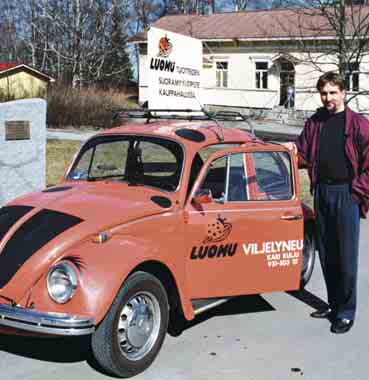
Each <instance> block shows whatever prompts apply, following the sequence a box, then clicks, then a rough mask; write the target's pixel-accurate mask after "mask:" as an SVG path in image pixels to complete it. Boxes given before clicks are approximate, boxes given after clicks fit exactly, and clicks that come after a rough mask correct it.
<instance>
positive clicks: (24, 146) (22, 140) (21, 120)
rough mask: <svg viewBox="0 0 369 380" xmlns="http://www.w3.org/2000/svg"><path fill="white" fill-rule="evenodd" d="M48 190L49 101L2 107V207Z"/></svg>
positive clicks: (7, 103) (0, 200)
mask: <svg viewBox="0 0 369 380" xmlns="http://www.w3.org/2000/svg"><path fill="white" fill-rule="evenodd" d="M45 187H46V101H45V100H43V99H23V100H16V101H12V102H6V103H0V206H3V205H4V204H5V203H7V202H8V201H10V200H12V199H14V198H16V197H18V196H20V195H24V194H27V193H30V192H32V191H37V190H41V189H44V188H45Z"/></svg>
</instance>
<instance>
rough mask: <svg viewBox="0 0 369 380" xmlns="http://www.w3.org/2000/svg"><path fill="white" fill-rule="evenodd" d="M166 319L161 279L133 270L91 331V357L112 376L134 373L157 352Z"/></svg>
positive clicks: (148, 363) (165, 300) (165, 328)
mask: <svg viewBox="0 0 369 380" xmlns="http://www.w3.org/2000/svg"><path fill="white" fill-rule="evenodd" d="M168 319H169V306H168V297H167V293H166V291H165V289H164V287H163V285H162V284H161V282H160V281H159V280H158V279H157V278H156V277H154V276H152V275H151V274H149V273H146V272H135V273H133V274H132V275H131V276H129V277H128V279H127V280H126V282H125V283H124V284H123V286H122V288H121V289H120V290H119V292H118V294H117V296H116V297H115V300H114V302H113V304H112V305H111V307H110V309H109V311H108V312H107V314H106V316H105V318H104V319H103V321H102V322H101V323H100V325H99V326H98V328H97V329H96V331H95V333H94V334H93V335H92V338H91V348H92V352H93V355H94V357H95V359H96V360H97V362H98V363H99V365H100V366H101V367H102V368H103V369H104V370H105V371H107V372H108V373H109V374H111V375H114V376H116V377H120V378H126V377H131V376H134V375H137V374H138V373H140V372H142V371H144V370H145V369H146V368H147V367H149V365H150V364H151V363H152V362H153V360H154V359H155V357H156V355H157V354H158V352H159V350H160V348H161V346H162V344H163V341H164V338H165V334H166V332H167V328H168Z"/></svg>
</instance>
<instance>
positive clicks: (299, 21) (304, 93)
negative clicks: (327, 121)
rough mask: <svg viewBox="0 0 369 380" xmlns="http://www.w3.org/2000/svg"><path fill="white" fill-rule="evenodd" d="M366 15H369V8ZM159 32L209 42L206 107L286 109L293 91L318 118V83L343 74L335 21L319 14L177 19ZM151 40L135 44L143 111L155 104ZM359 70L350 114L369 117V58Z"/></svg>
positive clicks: (297, 103) (298, 103) (300, 105)
mask: <svg viewBox="0 0 369 380" xmlns="http://www.w3.org/2000/svg"><path fill="white" fill-rule="evenodd" d="M360 9H361V12H363V11H365V12H366V13H369V7H361V8H360ZM350 10H351V8H349V9H348V10H347V13H348V12H349V11H350ZM354 16H356V15H354ZM350 17H351V16H350V15H349V14H348V17H347V18H348V19H350ZM153 26H154V27H157V28H160V29H164V30H168V31H172V32H176V33H180V34H184V35H188V36H192V37H195V38H198V39H200V40H201V41H202V43H203V57H204V58H203V73H202V91H201V102H202V104H206V105H214V106H231V107H242V108H258V109H273V108H276V107H280V106H282V107H283V106H286V104H287V102H288V95H287V93H288V91H290V92H293V94H294V101H293V102H292V103H291V104H290V106H293V107H294V108H295V109H296V110H303V111H312V110H315V109H316V108H317V107H319V106H320V104H321V103H320V98H319V95H318V93H317V92H316V88H315V86H316V81H317V78H318V77H319V76H320V75H321V74H322V73H323V72H325V71H329V70H337V58H336V57H335V56H334V55H332V54H331V53H330V50H331V49H332V46H333V43H334V42H335V38H336V37H335V34H334V33H333V32H332V28H330V27H329V26H327V19H325V18H323V17H320V16H318V15H317V14H316V13H315V14H314V13H311V14H307V13H302V12H299V11H297V10H292V9H288V10H286V9H284V10H283V9H278V10H267V11H249V12H237V13H222V14H213V15H209V16H199V15H171V16H165V17H163V18H161V19H159V20H158V21H157V22H156V23H155V24H154V25H153ZM348 31H349V26H348ZM146 35H147V34H146V33H140V34H137V35H136V36H135V37H134V38H133V39H132V42H134V43H137V44H138V45H139V51H140V56H139V59H140V61H139V101H140V103H141V104H142V103H144V102H145V101H146V100H147V96H148V95H147V85H148V71H149V70H148V65H149V63H148V59H147V41H146V38H147V37H146ZM188 54H191V51H189V52H188ZM352 69H353V70H352V71H351V72H350V74H348V75H347V76H346V81H347V95H348V98H350V97H351V96H353V95H357V96H356V97H355V99H354V100H353V101H352V102H350V106H351V107H352V108H353V109H356V110H358V111H362V112H364V111H365V110H369V98H368V96H367V95H364V94H359V92H362V91H364V90H367V89H368V90H369V79H368V75H367V72H369V57H364V58H363V59H362V60H361V62H360V64H358V63H354V62H353V63H352ZM289 88H290V89H289ZM291 89H292V90H291Z"/></svg>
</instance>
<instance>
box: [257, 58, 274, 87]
mask: <svg viewBox="0 0 369 380" xmlns="http://www.w3.org/2000/svg"><path fill="white" fill-rule="evenodd" d="M258 63H266V65H267V68H266V69H258V68H257V64H258ZM269 68H270V67H269V60H266V59H258V60H254V69H255V82H254V83H255V88H256V89H257V90H269ZM263 73H265V74H266V87H264V86H263V82H264V81H263ZM258 74H260V78H259V85H258V79H257V77H258Z"/></svg>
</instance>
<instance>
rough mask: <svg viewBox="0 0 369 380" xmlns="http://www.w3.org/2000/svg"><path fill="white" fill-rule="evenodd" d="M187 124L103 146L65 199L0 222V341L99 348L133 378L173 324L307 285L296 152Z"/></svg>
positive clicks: (98, 353) (64, 190)
mask: <svg viewBox="0 0 369 380" xmlns="http://www.w3.org/2000/svg"><path fill="white" fill-rule="evenodd" d="M144 115H146V116H147V117H148V118H149V119H150V118H153V115H154V114H153V113H150V111H146V112H144ZM189 118H190V119H191V120H192V121H188V120H187V121H186V120H156V121H154V122H149V123H145V124H143V123H137V122H135V123H128V124H125V125H122V126H120V127H117V128H112V129H110V130H106V131H104V132H101V133H99V134H97V135H96V136H94V137H92V138H91V139H89V140H88V141H87V142H86V143H85V144H84V145H83V146H82V148H81V149H80V151H79V152H78V154H77V155H76V157H75V158H74V160H73V161H72V163H71V164H70V166H69V167H68V168H67V170H66V172H65V175H64V177H63V179H62V181H61V182H60V183H59V184H58V185H57V186H54V187H51V188H48V189H46V190H44V191H41V192H37V193H32V194H29V195H26V196H22V197H20V198H18V199H16V200H14V201H12V202H10V203H9V204H7V205H6V206H4V207H3V208H1V209H0V327H1V328H2V329H3V330H7V332H8V333H9V331H10V332H11V333H14V334H19V333H25V332H27V333H31V334H36V335H45V334H46V335H64V336H78V335H84V334H91V345H92V351H93V353H94V356H95V357H96V359H97V361H98V362H99V364H100V365H101V366H102V367H103V368H104V369H105V371H107V372H108V373H110V374H112V375H114V376H118V377H130V376H133V375H135V374H137V373H139V372H141V371H143V370H144V369H146V368H147V367H148V366H149V365H150V364H151V362H152V361H153V360H154V358H155V357H156V355H157V354H158V352H159V350H160V347H161V345H162V343H163V340H164V337H165V335H166V332H167V328H168V324H169V323H171V324H173V323H175V322H176V320H180V319H181V318H182V319H183V318H185V319H187V320H191V319H193V318H194V317H195V316H196V315H197V314H198V313H201V312H202V311H205V310H207V309H208V308H210V307H212V306H215V305H218V304H220V303H221V302H224V301H225V300H227V299H229V298H230V297H234V296H238V295H244V294H255V293H264V292H272V291H285V290H295V289H299V288H300V287H303V286H304V285H305V284H306V283H307V282H308V280H309V278H310V276H311V273H312V270H313V267H314V257H315V248H314V236H313V223H314V216H313V213H312V211H311V210H310V209H308V208H307V207H306V206H304V205H302V203H301V200H300V196H299V180H298V170H297V155H296V151H295V149H293V147H292V146H291V147H290V148H288V147H285V146H283V145H280V144H276V143H265V142H263V141H261V140H259V139H257V138H255V137H254V136H253V135H252V134H249V133H247V132H244V131H241V130H238V129H226V128H222V127H220V125H219V122H218V121H213V120H204V119H203V118H200V117H199V118H198V119H199V120H196V116H191V117H189ZM175 119H176V118H175ZM219 278H222V281H219Z"/></svg>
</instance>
